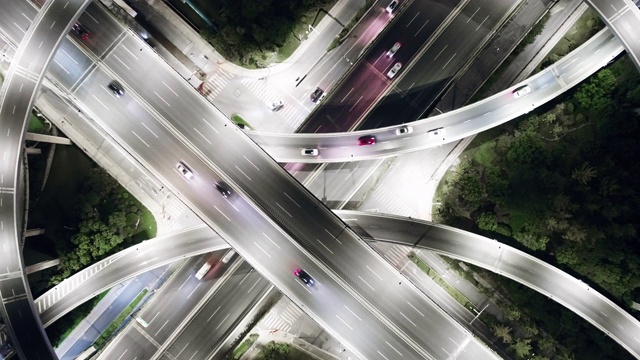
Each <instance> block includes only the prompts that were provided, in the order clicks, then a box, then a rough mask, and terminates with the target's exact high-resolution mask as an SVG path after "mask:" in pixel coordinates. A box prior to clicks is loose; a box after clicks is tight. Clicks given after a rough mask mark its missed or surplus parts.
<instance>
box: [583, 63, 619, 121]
mask: <svg viewBox="0 0 640 360" xmlns="http://www.w3.org/2000/svg"><path fill="white" fill-rule="evenodd" d="M615 86H616V77H615V75H614V74H613V73H612V72H611V70H608V69H604V70H600V71H599V72H598V73H597V74H596V76H595V77H592V78H591V80H590V81H589V83H587V84H584V85H582V86H580V88H578V91H576V93H575V95H574V97H575V99H576V101H577V102H578V104H579V105H580V106H581V107H582V108H584V109H585V110H587V111H590V112H595V113H598V114H602V113H604V112H606V111H608V110H609V109H610V108H611V107H612V100H611V98H610V96H611V93H612V92H613V90H614V89H615Z"/></svg>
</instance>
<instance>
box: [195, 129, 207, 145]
mask: <svg viewBox="0 0 640 360" xmlns="http://www.w3.org/2000/svg"><path fill="white" fill-rule="evenodd" d="M193 130H195V131H196V132H197V133H198V135H200V136H202V138H203V139H204V141H206V142H208V143H209V145H212V144H211V141H209V139H207V137H206V136H204V135H203V134H202V133H201V132H200V131H198V129H196V128H193Z"/></svg>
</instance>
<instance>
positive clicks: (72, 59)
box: [60, 49, 78, 65]
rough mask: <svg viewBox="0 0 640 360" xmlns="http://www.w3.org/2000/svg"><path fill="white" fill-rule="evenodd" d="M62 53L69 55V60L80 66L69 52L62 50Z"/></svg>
mask: <svg viewBox="0 0 640 360" xmlns="http://www.w3.org/2000/svg"><path fill="white" fill-rule="evenodd" d="M60 51H62V53H63V54H65V55H67V56H68V57H69V59H71V61H73V62H74V63H76V65H77V64H78V62H77V61H76V59H74V58H73V57H72V56H71V55H69V53H68V52H66V51H64V49H60Z"/></svg>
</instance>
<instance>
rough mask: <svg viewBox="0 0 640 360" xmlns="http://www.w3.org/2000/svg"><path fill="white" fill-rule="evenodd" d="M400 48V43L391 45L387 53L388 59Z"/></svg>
mask: <svg viewBox="0 0 640 360" xmlns="http://www.w3.org/2000/svg"><path fill="white" fill-rule="evenodd" d="M400 46H402V44H401V43H400V41H397V42H396V43H395V44H393V46H392V47H391V49H389V51H387V56H388V57H392V56H393V55H395V54H396V52H398V50H399V49H400Z"/></svg>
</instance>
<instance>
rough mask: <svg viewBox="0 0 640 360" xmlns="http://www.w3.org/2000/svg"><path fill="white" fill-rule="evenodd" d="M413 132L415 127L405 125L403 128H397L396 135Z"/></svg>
mask: <svg viewBox="0 0 640 360" xmlns="http://www.w3.org/2000/svg"><path fill="white" fill-rule="evenodd" d="M412 132H413V128H412V127H411V126H403V127H401V128H397V129H396V135H405V134H411V133H412Z"/></svg>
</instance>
